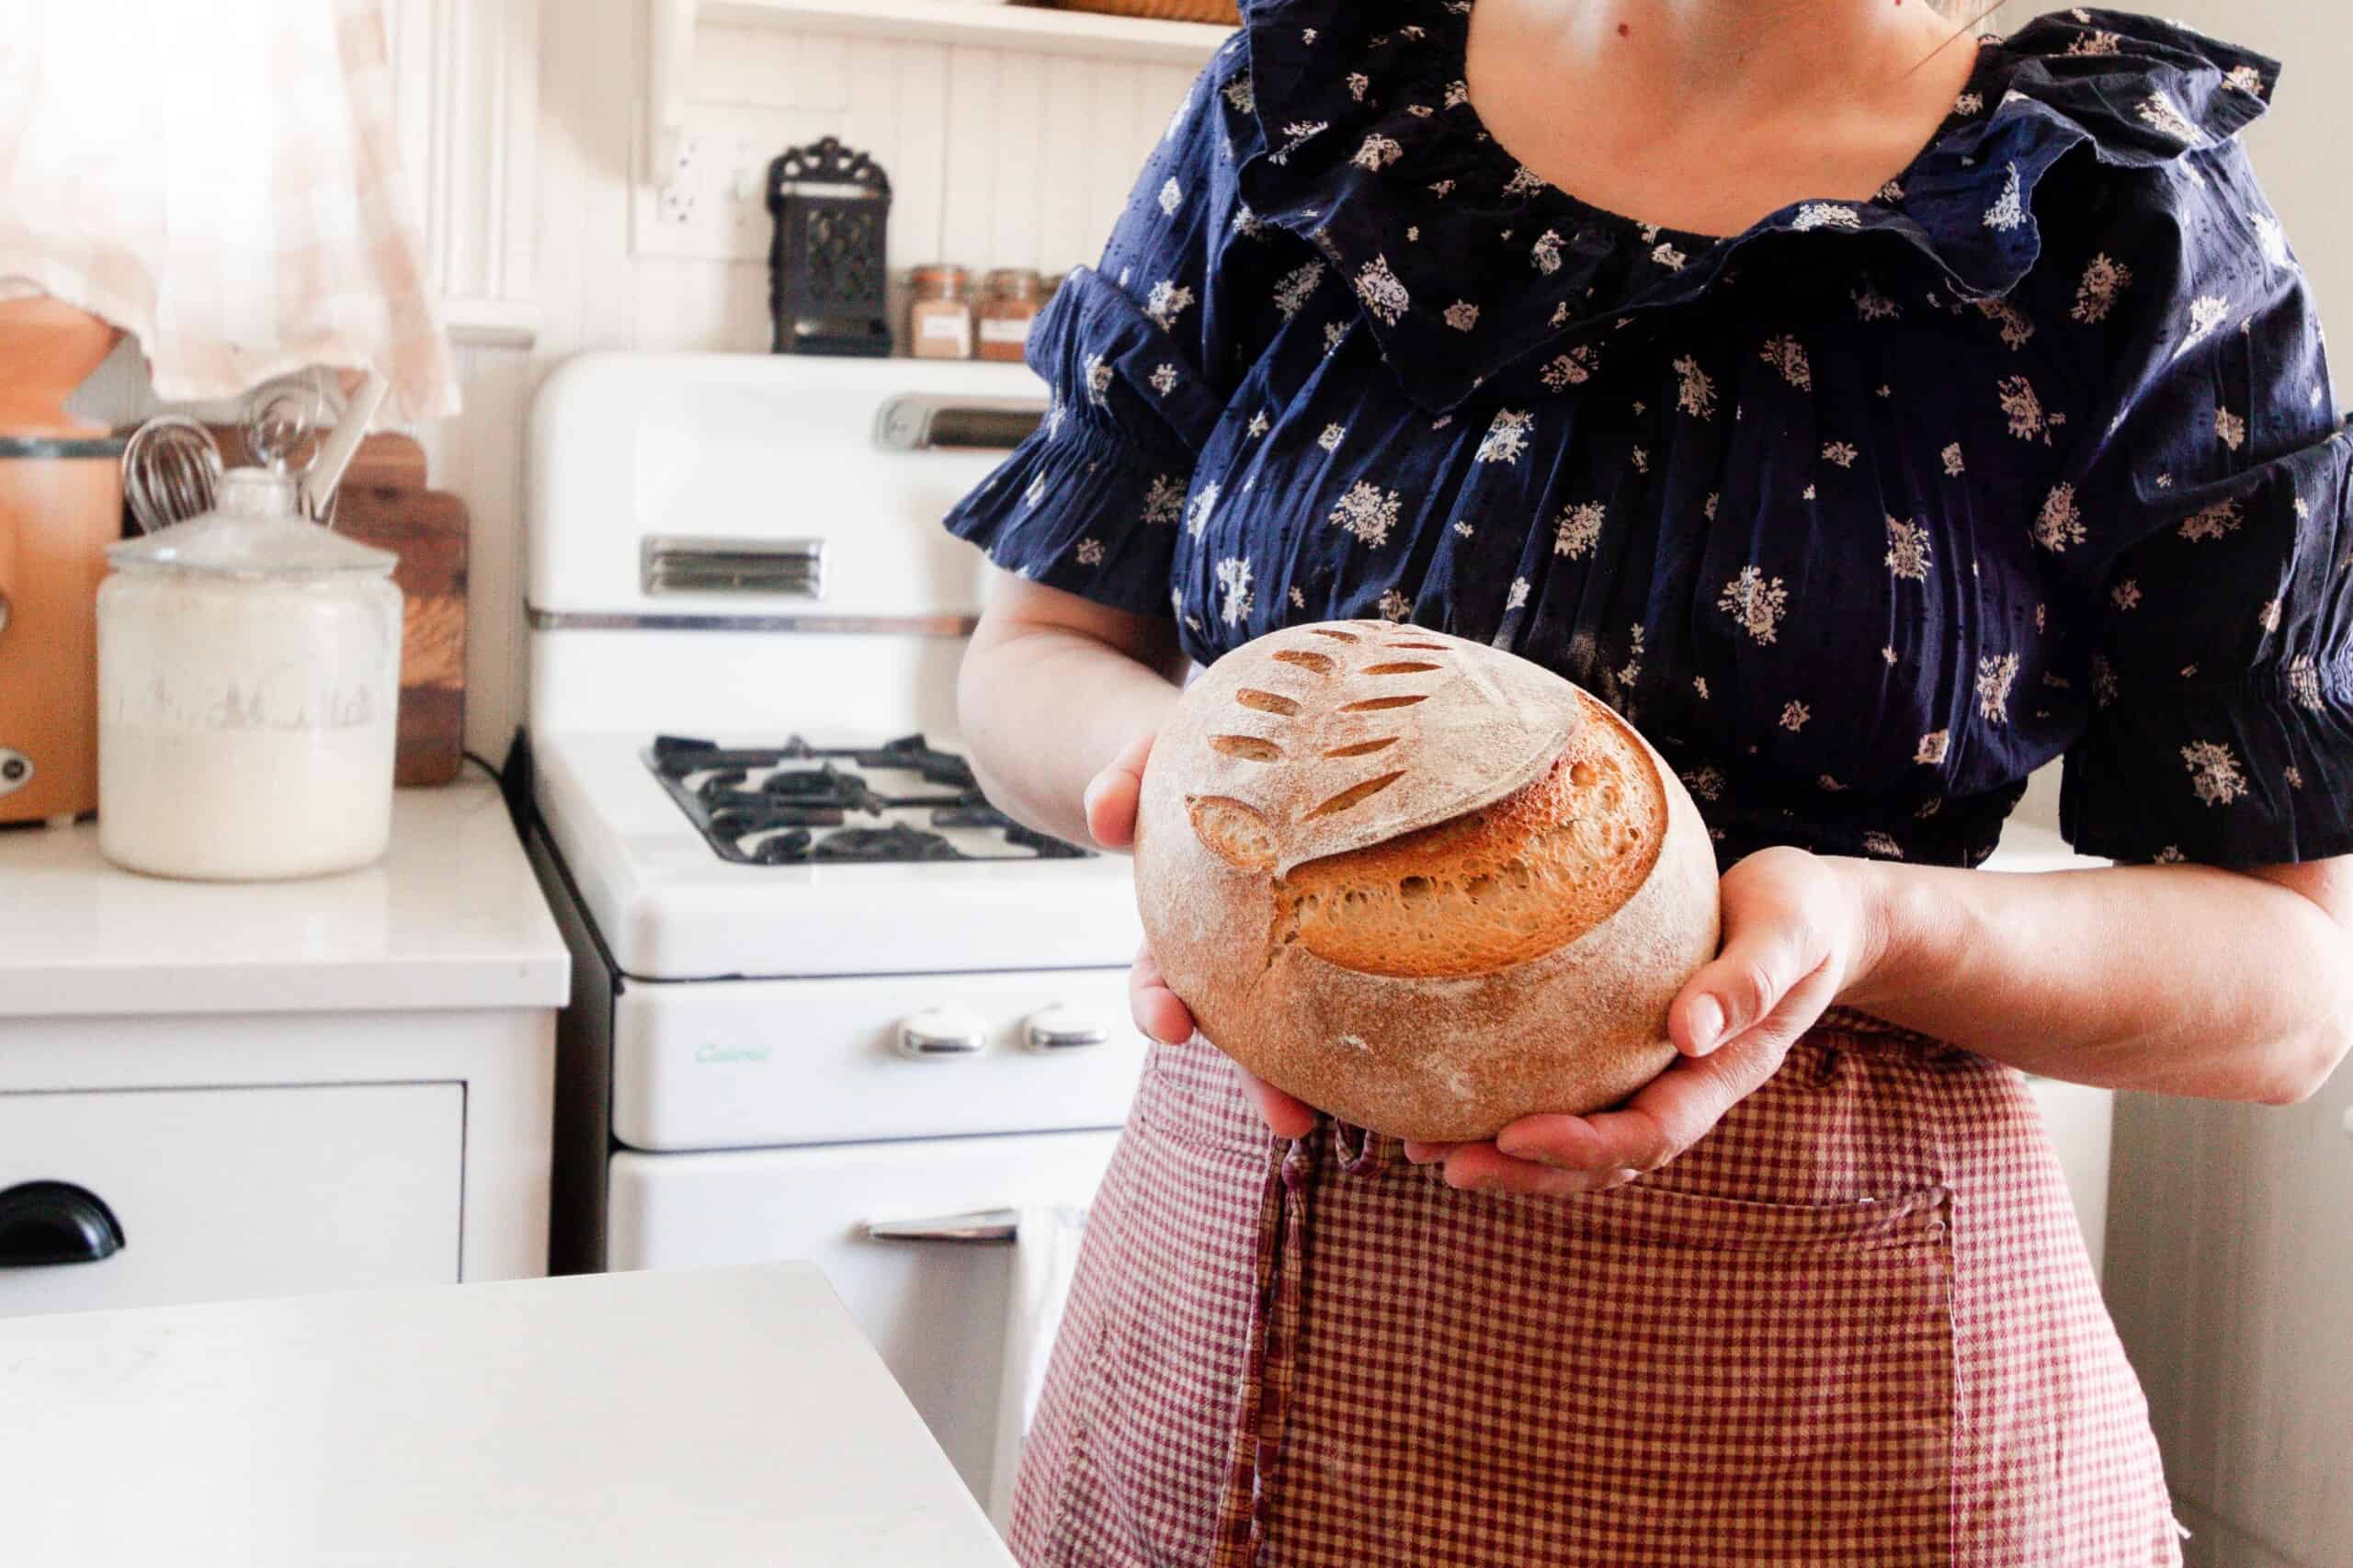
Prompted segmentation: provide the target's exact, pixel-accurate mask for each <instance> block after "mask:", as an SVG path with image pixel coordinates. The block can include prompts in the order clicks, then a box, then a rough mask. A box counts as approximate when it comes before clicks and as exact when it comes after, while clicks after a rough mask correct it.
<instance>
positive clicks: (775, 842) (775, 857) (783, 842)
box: [752, 827, 810, 866]
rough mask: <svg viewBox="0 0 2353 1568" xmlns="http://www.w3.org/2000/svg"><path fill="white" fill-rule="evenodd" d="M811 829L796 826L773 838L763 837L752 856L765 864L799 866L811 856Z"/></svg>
mask: <svg viewBox="0 0 2353 1568" xmlns="http://www.w3.org/2000/svg"><path fill="white" fill-rule="evenodd" d="M809 838H810V835H809V830H808V829H807V828H805V827H796V828H794V829H792V830H791V831H790V833H779V834H778V835H776V836H775V837H773V838H763V839H761V840H760V846H759V847H758V848H756V849H755V850H753V851H752V858H754V859H755V860H757V861H758V862H759V863H760V864H761V865H763V866H797V865H799V864H800V863H801V861H803V860H806V859H807V858H809Z"/></svg>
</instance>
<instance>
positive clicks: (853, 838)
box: [809, 823, 965, 860]
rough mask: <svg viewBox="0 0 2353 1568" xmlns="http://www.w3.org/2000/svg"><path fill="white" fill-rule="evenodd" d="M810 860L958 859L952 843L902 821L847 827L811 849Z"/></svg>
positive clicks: (960, 856)
mask: <svg viewBox="0 0 2353 1568" xmlns="http://www.w3.org/2000/svg"><path fill="white" fill-rule="evenodd" d="M809 858H811V859H813V860H961V859H964V858H965V857H964V856H963V855H961V854H960V853H958V851H957V848H956V846H954V845H952V844H950V843H949V842H948V840H946V839H945V838H942V837H940V836H939V835H938V834H936V833H926V832H925V831H924V830H923V829H921V828H919V827H909V826H908V825H907V824H904V823H892V824H891V825H890V826H889V827H846V828H844V829H842V830H841V832H839V833H836V834H833V835H828V836H827V837H826V839H825V841H824V843H822V844H820V845H818V846H817V847H816V848H815V849H814V850H813V851H811V852H810V856H809Z"/></svg>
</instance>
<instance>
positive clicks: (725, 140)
mask: <svg viewBox="0 0 2353 1568" xmlns="http://www.w3.org/2000/svg"><path fill="white" fill-rule="evenodd" d="M636 112H637V117H638V126H637V130H638V131H639V133H640V135H642V133H643V126H644V115H645V107H644V105H643V104H640V105H638V106H637V111H636ZM835 118H836V117H831V116H826V115H822V114H818V113H816V112H814V111H811V110H806V109H779V108H754V107H749V106H745V105H742V104H705V103H689V104H688V106H687V124H686V131H685V134H684V135H682V136H681V137H680V138H679V139H678V157H677V161H676V165H674V166H673V168H672V170H671V174H670V177H669V178H668V179H667V180H665V182H664V183H663V184H661V185H659V186H653V185H647V184H643V183H642V182H641V183H638V184H635V185H633V186H632V187H631V196H630V228H631V249H632V250H633V251H634V252H635V253H636V254H637V255H639V256H675V257H679V258H682V259H687V260H696V261H764V260H766V259H767V254H768V238H769V235H770V233H771V232H772V230H773V227H774V223H773V220H771V219H770V218H769V216H768V210H767V173H768V161H769V160H770V159H772V158H774V157H775V156H776V155H777V154H778V153H781V152H783V151H784V150H785V149H786V148H788V147H795V146H801V145H804V144H806V143H808V142H814V141H815V140H817V138H819V137H820V136H823V135H824V134H825V133H826V131H828V130H832V129H835V127H834V125H833V123H832V121H833V119H835Z"/></svg>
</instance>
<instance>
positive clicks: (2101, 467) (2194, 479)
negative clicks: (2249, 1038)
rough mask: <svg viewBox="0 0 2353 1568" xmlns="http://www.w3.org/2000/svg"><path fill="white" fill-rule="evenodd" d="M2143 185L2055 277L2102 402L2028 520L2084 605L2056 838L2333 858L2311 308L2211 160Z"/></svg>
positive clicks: (2257, 200)
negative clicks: (2084, 706)
mask: <svg viewBox="0 0 2353 1568" xmlns="http://www.w3.org/2000/svg"><path fill="white" fill-rule="evenodd" d="M2143 192H2144V194H2143V196H2142V197H2140V198H2139V199H2137V200H2134V201H2131V202H2127V203H2125V204H2123V207H2122V209H2121V210H2120V214H2119V217H2118V221H2117V222H2115V223H2114V224H2112V225H2110V226H2109V230H2108V233H2107V235H2106V241H2107V243H2106V244H2104V245H2103V247H2102V248H2101V249H2100V250H2099V251H2098V252H2097V254H2095V255H2092V256H2083V257H2068V258H2065V260H2064V263H2063V265H2065V266H2066V267H2068V268H2069V281H2070V282H2071V283H2072V282H2073V281H2074V269H2075V268H2080V269H2081V270H2082V273H2083V278H2084V282H2083V283H2082V285H2081V287H2080V288H2079V289H2078V291H2077V294H2076V300H2077V306H2076V310H2077V316H2076V319H2077V320H2078V321H2082V320H2084V319H2085V317H2086V316H2091V317H2093V318H2094V319H2095V320H2096V321H2097V323H2098V324H2099V325H2100V326H2101V329H2102V331H2103V333H2104V334H2105V335H2104V337H2103V338H2102V340H2101V343H2100V348H2099V355H2100V363H2099V374H2100V375H2101V376H2102V378H2103V382H2104V384H2105V385H2106V386H2107V387H2109V389H2111V390H2110V392H2109V398H2108V406H2107V407H2106V408H2105V409H2104V410H2103V411H2102V415H2103V418H2104V420H2105V424H2104V426H2100V427H2095V429H2094V430H2093V431H2092V432H2091V434H2090V435H2089V436H2088V437H2087V438H2086V446H2085V449H2084V452H2083V455H2082V457H2081V458H2080V460H2077V461H2076V462H2075V463H2074V464H2072V465H2071V468H2072V471H2073V473H2074V477H2073V478H2072V479H2071V480H2070V481H2069V482H2068V483H2063V484H2061V485H2060V486H2058V487H2057V489H2055V490H2054V491H2053V492H2052V495H2051V496H2050V498H2049V499H2048V500H2047V501H2046V502H2045V503H2044V505H2043V507H2042V510H2041V514H2040V517H2038V518H2037V519H2036V520H2035V521H2034V524H2033V528H2034V533H2035V540H2036V542H2037V544H2039V545H2040V546H2041V547H2042V548H2043V549H2044V550H2046V551H2054V552H2056V553H2058V554H2059V555H2061V556H2062V557H2063V558H2064V565H2065V567H2066V568H2067V569H2069V570H2071V571H2075V572H2079V573H2082V574H2084V576H2083V579H2082V580H2081V583H2080V585H2081V586H2082V587H2083V588H2084V589H2085V591H2086V597H2087V599H2088V600H2089V602H2090V603H2091V604H2093V605H2094V606H2095V607H2096V614H2095V620H2094V627H2095V631H2094V635H2093V651H2092V653H2091V656H2090V660H2089V668H2090V671H2091V682H2090V684H2091V688H2092V689H2091V692H2090V706H2089V716H2088V723H2087V727H2086V729H2085V730H2084V732H2083V733H2082V734H2081V736H2080V737H2079V738H2078V739H2077V741H2076V742H2075V744H2074V745H2073V746H2072V747H2071V748H2070V750H2069V751H2068V754H2067V758H2066V770H2065V786H2064V790H2063V801H2062V807H2061V814H2062V822H2063V826H2064V828H2065V831H2066V834H2067V836H2068V837H2069V838H2070V839H2071V840H2072V841H2073V842H2074V843H2075V846H2076V847H2077V848H2078V849H2080V850H2082V851H2083V852H2084V853H2086V854H2091V855H2098V856H2103V857H2108V858H2114V859H2120V860H2135V861H2142V860H2174V859H2187V860H2193V861H2199V862H2202V863H2206V864H2213V865H2227V866H2249V865H2263V864H2275V863H2286V862H2295V861H2304V860H2313V859H2319V858H2325V857H2329V856H2335V855H2343V854H2347V853H2348V852H2353V523H2349V522H2348V510H2347V506H2348V497H2347V472H2348V445H2347V437H2346V435H2345V433H2344V431H2343V429H2342V428H2341V427H2340V426H2339V423H2338V418H2337V414H2336V400H2335V397H2334V394H2333V392H2332V389H2331V387H2330V384H2329V378H2328V370H2327V366H2326V362H2325V353H2324V347H2323V339H2322V335H2321V331H2320V326H2319V322H2318V320H2317V317H2316V316H2315V314H2314V312H2313V301H2312V297H2311V293H2310V291H2309V290H2308V289H2307V287H2306V284H2305V280H2304V278H2303V274H2302V269H2301V268H2300V267H2298V266H2297V264H2296V261H2295V258H2294V256H2293V254H2292V253H2291V252H2290V248H2289V245H2288V241H2287V239H2286V237H2285V235H2284V234H2283V233H2282V232H2281V229H2280V225H2279V219H2278V218H2277V216H2276V215H2275V214H2274V213H2273V211H2272V209H2271V207H2270V206H2269V204H2268V202H2267V201H2266V200H2265V199H2264V196H2263V193H2262V191H2261V190H2260V189H2259V188H2258V187H2257V185H2256V179H2255V176H2254V175H2253V172H2252V171H2251V169H2250V168H2249V167H2248V165H2247V162H2246V158H2245V153H2244V152H2243V151H2242V150H2241V149H2240V148H2239V146H2238V144H2237V143H2236V142H2224V143H2222V144H2220V145H2217V146H2215V147H2212V148H2211V149H2209V150H2207V151H2205V152H2202V153H2198V154H2196V155H2194V156H2192V157H2190V158H2188V159H2185V160H2184V161H2182V162H2181V163H2180V164H2178V165H2173V166H2172V167H2170V168H2168V169H2167V170H2165V171H2164V172H2163V174H2162V175H2160V176H2148V177H2147V179H2146V182H2145V184H2144V186H2143ZM2109 317H2112V318H2113V319H2112V320H2109V319H2106V318H2109Z"/></svg>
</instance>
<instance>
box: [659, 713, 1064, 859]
mask: <svg viewBox="0 0 2353 1568" xmlns="http://www.w3.org/2000/svg"><path fill="white" fill-rule="evenodd" d="M645 760H646V763H647V765H648V766H649V767H652V768H653V769H654V776H655V777H656V778H659V779H660V780H661V782H662V786H663V788H664V789H665V790H668V791H669V793H670V797H671V799H673V800H675V801H677V802H678V805H679V807H680V808H681V809H682V810H684V811H685V812H686V813H687V815H688V818H689V819H690V820H692V822H693V823H694V824H695V825H696V826H697V827H698V828H699V829H700V830H701V832H702V835H703V837H704V838H705V839H706V840H707V841H708V842H709V843H710V846H711V848H712V850H713V851H714V852H715V853H717V854H718V855H719V856H720V857H721V858H722V859H727V860H732V861H734V862H735V863H737V864H739V865H747V866H749V865H766V866H791V865H806V864H809V863H811V862H813V861H826V862H832V863H849V862H861V863H864V862H878V863H879V862H900V863H904V862H908V861H923V860H1015V861H1020V860H1065V859H1078V858H1086V856H1087V855H1089V854H1090V853H1092V852H1091V851H1089V850H1086V849H1081V848H1078V847H1076V846H1073V845H1069V844H1064V843H1063V841H1062V840H1060V839H1058V838H1052V837H1050V836H1048V835H1045V834H1041V833H1034V832H1032V831H1031V830H1029V828H1026V827H1023V826H1022V825H1020V824H1018V823H1016V822H1015V821H1013V819H1012V818H1010V817H1008V816H1006V814H1005V813H1004V812H1000V811H998V810H997V809H996V808H995V806H992V805H990V804H989V803H988V801H987V799H986V798H985V797H983V795H982V793H981V790H980V784H979V782H978V780H976V779H975V778H973V776H972V765H971V764H970V763H968V762H966V761H965V760H964V759H963V758H962V757H961V756H957V755H956V754H955V753H953V752H945V751H940V750H938V749H937V748H935V747H934V746H933V745H932V744H930V743H929V742H927V741H926V740H925V739H924V737H923V736H921V735H906V736H903V737H901V738H900V739H898V740H894V741H889V742H886V743H884V744H881V745H879V746H870V747H828V746H813V745H811V744H809V743H808V742H807V741H805V740H803V739H801V737H800V736H799V735H794V736H791V737H790V738H789V739H787V740H786V741H785V743H784V744H782V745H780V746H772V747H760V748H740V747H739V748H730V747H722V746H721V745H718V744H715V743H713V742H710V741H705V740H697V739H694V738H692V737H690V736H684V735H657V736H655V737H654V744H653V747H652V748H651V749H650V750H649V751H648V752H647V753H646V758H645ZM869 769H871V770H873V771H874V772H875V773H876V774H877V775H880V777H876V778H868V777H867V776H866V770H869ZM893 774H897V775H906V774H912V775H914V776H915V778H916V779H918V780H920V781H921V782H922V783H923V784H926V785H930V786H934V787H935V788H936V789H937V790H944V791H946V792H945V793H928V794H920V793H919V794H908V793H904V792H900V791H901V790H902V787H903V786H904V784H905V780H904V778H895V779H894V778H892V777H890V776H891V775H893ZM926 823H928V824H929V826H928V829H926V825H925V824H926Z"/></svg>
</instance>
